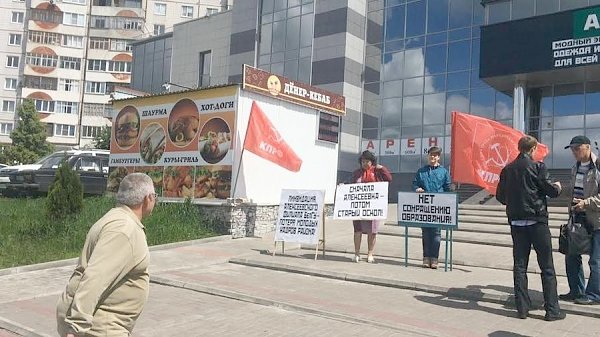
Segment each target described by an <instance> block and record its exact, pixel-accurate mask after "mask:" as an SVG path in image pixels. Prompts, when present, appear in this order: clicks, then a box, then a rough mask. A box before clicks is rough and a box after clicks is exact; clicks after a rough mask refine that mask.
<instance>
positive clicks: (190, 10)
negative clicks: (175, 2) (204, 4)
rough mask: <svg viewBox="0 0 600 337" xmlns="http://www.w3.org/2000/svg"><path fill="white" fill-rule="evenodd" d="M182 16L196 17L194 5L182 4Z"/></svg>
mask: <svg viewBox="0 0 600 337" xmlns="http://www.w3.org/2000/svg"><path fill="white" fill-rule="evenodd" d="M181 17H182V18H193V17H194V6H185V5H184V6H181Z"/></svg>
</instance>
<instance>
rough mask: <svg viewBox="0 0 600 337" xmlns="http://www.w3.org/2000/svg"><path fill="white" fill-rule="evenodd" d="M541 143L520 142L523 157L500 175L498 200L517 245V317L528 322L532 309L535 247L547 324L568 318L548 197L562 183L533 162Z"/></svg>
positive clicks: (526, 139)
mask: <svg viewBox="0 0 600 337" xmlns="http://www.w3.org/2000/svg"><path fill="white" fill-rule="evenodd" d="M537 145H538V142H537V139H535V138H534V137H532V136H524V137H522V138H521V139H519V143H518V149H519V155H518V156H517V158H516V159H515V160H514V161H512V162H511V163H510V164H508V165H506V166H505V167H504V168H503V169H502V171H501V172H500V182H499V183H498V188H497V189H496V199H497V200H498V201H499V202H500V203H502V205H506V215H507V216H508V223H509V224H510V234H511V236H512V241H513V279H514V288H515V290H514V291H515V304H516V306H517V317H518V318H521V319H525V318H527V316H528V315H529V309H530V308H531V298H530V297H529V290H528V284H527V283H528V281H527V265H528V264H529V254H530V253H531V246H533V249H534V250H535V254H536V255H537V260H538V265H539V266H540V270H541V274H542V275H541V276H542V291H543V293H544V309H545V310H546V316H545V317H544V319H545V320H546V321H556V320H560V319H564V318H565V313H564V312H562V311H561V310H560V306H559V304H558V292H557V290H556V272H555V271H554V261H553V259H552V240H551V236H550V228H548V205H547V204H548V203H547V201H546V196H548V197H551V198H556V197H557V196H558V195H559V194H560V192H561V185H560V182H554V183H553V182H552V181H551V180H550V174H549V173H548V170H547V169H546V165H544V163H543V162H540V161H536V160H534V159H533V158H532V156H533V153H534V152H535V150H536V148H537Z"/></svg>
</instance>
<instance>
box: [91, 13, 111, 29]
mask: <svg viewBox="0 0 600 337" xmlns="http://www.w3.org/2000/svg"><path fill="white" fill-rule="evenodd" d="M92 28H98V29H106V28H108V23H107V22H106V17H104V16H93V17H92Z"/></svg>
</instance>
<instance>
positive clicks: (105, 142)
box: [94, 126, 111, 150]
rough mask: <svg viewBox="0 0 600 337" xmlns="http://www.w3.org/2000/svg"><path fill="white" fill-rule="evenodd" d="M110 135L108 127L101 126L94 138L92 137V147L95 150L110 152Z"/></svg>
mask: <svg viewBox="0 0 600 337" xmlns="http://www.w3.org/2000/svg"><path fill="white" fill-rule="evenodd" d="M110 134H111V128H110V126H103V127H102V129H100V132H99V133H98V134H97V135H96V137H94V146H95V147H96V148H97V149H102V150H110Z"/></svg>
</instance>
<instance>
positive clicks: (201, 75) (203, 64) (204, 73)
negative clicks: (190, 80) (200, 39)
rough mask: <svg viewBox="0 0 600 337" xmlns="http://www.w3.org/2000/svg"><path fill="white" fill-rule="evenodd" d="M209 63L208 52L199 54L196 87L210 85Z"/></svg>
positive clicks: (209, 56)
mask: <svg viewBox="0 0 600 337" xmlns="http://www.w3.org/2000/svg"><path fill="white" fill-rule="evenodd" d="M210 63H211V52H210V50H208V51H203V52H201V53H200V57H199V60H198V87H206V86H209V85H210Z"/></svg>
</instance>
